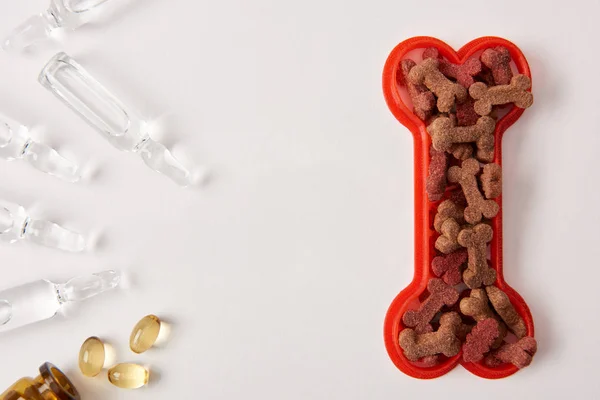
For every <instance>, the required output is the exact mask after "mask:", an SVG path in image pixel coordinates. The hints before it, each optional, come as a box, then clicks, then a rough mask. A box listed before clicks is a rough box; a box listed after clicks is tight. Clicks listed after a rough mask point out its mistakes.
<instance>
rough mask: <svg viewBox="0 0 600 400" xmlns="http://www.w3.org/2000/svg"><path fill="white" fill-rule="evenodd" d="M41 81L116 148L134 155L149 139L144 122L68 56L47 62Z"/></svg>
mask: <svg viewBox="0 0 600 400" xmlns="http://www.w3.org/2000/svg"><path fill="white" fill-rule="evenodd" d="M39 81H40V83H41V84H42V85H43V86H45V87H46V88H47V89H49V90H50V91H51V92H53V93H54V94H55V95H56V96H57V97H58V98H60V99H61V100H62V101H63V102H65V104H67V105H68V106H69V107H70V108H71V109H73V111H75V112H76V113H78V114H79V115H80V116H81V117H83V118H84V119H85V120H86V121H87V122H88V123H89V124H90V125H91V126H93V127H94V128H96V130H97V131H98V132H100V133H101V134H102V135H103V136H104V137H105V138H106V139H107V140H108V141H109V142H110V143H111V144H112V145H113V146H115V147H116V148H118V149H120V150H123V151H135V150H136V148H137V147H138V146H139V145H140V144H141V143H143V141H144V140H146V139H148V137H149V135H148V133H147V127H146V124H145V123H144V121H143V120H142V119H141V118H139V117H138V116H136V115H134V114H133V113H132V112H131V111H126V110H125V106H124V105H123V104H122V103H121V102H120V101H119V100H118V99H117V98H116V97H115V96H113V95H112V94H111V93H110V92H109V91H108V90H106V88H104V86H102V85H101V84H100V83H99V82H98V81H97V80H96V79H94V78H93V77H92V76H90V75H89V74H88V73H87V71H85V70H84V69H83V68H82V67H81V66H80V65H79V64H78V63H77V62H75V60H73V59H72V58H71V57H69V56H68V55H66V54H65V53H59V54H57V55H56V56H55V57H54V58H53V59H52V60H50V62H48V64H47V65H46V67H45V68H44V69H43V70H42V72H41V74H40V77H39Z"/></svg>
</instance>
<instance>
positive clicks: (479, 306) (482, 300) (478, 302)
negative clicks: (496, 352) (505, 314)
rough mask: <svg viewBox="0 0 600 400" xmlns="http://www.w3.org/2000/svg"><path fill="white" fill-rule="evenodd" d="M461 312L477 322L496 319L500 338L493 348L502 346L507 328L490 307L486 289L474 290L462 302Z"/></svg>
mask: <svg viewBox="0 0 600 400" xmlns="http://www.w3.org/2000/svg"><path fill="white" fill-rule="evenodd" d="M460 312H461V313H463V315H466V316H467V317H471V318H473V319H474V320H475V321H477V322H479V321H483V320H484V319H488V318H495V319H496V321H498V333H499V334H498V338H497V339H496V341H495V342H494V344H493V345H492V348H494V349H497V348H498V347H500V345H501V344H502V342H503V340H504V338H505V337H506V332H507V328H506V325H505V324H504V322H502V321H501V320H500V317H499V316H497V315H496V314H494V312H493V311H492V309H491V308H490V305H489V299H488V297H487V294H486V292H485V289H482V288H480V289H473V290H471V293H470V295H469V297H465V298H463V299H462V300H461V301H460Z"/></svg>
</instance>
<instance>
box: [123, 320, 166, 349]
mask: <svg viewBox="0 0 600 400" xmlns="http://www.w3.org/2000/svg"><path fill="white" fill-rule="evenodd" d="M160 327H161V322H160V319H159V318H158V317H157V316H155V315H147V316H145V317H144V318H142V319H141V320H140V321H139V322H138V323H137V324H136V325H135V327H134V328H133V331H132V332H131V336H130V337H129V347H130V348H131V351H133V352H134V353H137V354H140V353H143V352H145V351H146V350H148V349H149V348H151V347H152V346H153V345H154V343H155V342H156V339H158V334H159V333H160Z"/></svg>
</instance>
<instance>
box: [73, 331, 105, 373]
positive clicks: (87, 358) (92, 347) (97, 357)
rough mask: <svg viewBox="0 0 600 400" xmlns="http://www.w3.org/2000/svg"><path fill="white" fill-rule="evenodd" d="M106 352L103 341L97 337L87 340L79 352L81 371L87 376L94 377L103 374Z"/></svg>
mask: <svg viewBox="0 0 600 400" xmlns="http://www.w3.org/2000/svg"><path fill="white" fill-rule="evenodd" d="M105 359H106V350H105V349H104V343H103V342H102V340H100V339H98V338H97V337H95V336H92V337H90V338H88V339H86V341H85V342H83V344H82V345H81V349H80V350H79V369H80V370H81V373H82V374H83V375H85V376H89V377H93V376H96V375H98V374H99V373H100V372H102V368H104V360H105Z"/></svg>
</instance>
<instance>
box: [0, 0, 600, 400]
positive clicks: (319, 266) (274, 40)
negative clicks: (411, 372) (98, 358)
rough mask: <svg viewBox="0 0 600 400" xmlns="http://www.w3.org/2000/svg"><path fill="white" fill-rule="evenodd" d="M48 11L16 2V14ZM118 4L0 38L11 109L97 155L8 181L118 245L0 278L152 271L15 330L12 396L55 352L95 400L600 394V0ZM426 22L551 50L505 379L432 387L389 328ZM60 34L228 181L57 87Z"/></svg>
mask: <svg viewBox="0 0 600 400" xmlns="http://www.w3.org/2000/svg"><path fill="white" fill-rule="evenodd" d="M550 3H552V5H551V4H550ZM45 7H47V4H46V2H45V0H22V1H8V0H5V1H4V2H3V4H2V9H1V12H0V26H1V27H2V30H3V31H9V30H10V29H11V28H12V27H14V26H16V25H17V24H19V23H20V22H22V21H23V20H24V19H26V18H27V17H28V16H29V15H31V14H34V13H37V12H40V11H42V10H43V9H44V8H45ZM105 10H106V13H105V14H104V15H103V16H102V17H101V19H99V20H97V21H96V23H95V24H93V25H88V26H86V27H83V28H81V29H79V30H78V31H76V32H71V33H69V34H68V35H67V36H66V38H65V39H64V42H63V43H62V44H54V45H48V46H45V47H42V48H37V49H35V50H34V51H32V52H30V53H29V54H26V55H7V54H0V74H1V76H2V78H1V79H0V93H1V95H0V110H1V111H2V112H4V113H5V114H8V115H10V116H12V117H14V118H16V119H19V120H21V121H23V122H25V123H27V124H28V125H31V126H34V127H36V128H37V129H36V130H34V132H33V134H34V136H35V137H36V138H40V139H44V140H45V141H46V142H48V143H51V144H53V145H56V146H57V147H58V148H59V149H60V150H61V151H63V152H64V153H65V154H68V155H71V156H72V157H74V158H75V159H77V160H80V161H81V162H82V163H87V164H88V165H92V166H94V167H96V168H97V170H98V171H99V172H98V173H97V174H96V176H95V177H94V178H93V179H91V180H88V181H87V182H83V183H82V184H78V185H70V184H67V183H63V182H61V181H58V180H56V179H54V178H52V177H47V176H45V175H43V174H40V173H37V172H36V171H35V170H32V169H31V168H29V167H28V166H27V165H23V164H21V163H17V162H14V163H10V164H9V163H6V162H3V163H2V164H0V197H2V198H5V199H7V200H12V201H15V202H19V203H21V204H23V205H25V206H27V207H29V208H30V210H31V211H32V213H34V215H35V216H37V217H45V218H49V219H52V220H54V221H57V222H60V223H62V224H63V225H65V226H68V227H70V228H73V229H76V230H79V231H82V232H85V233H87V234H90V235H99V236H100V238H101V240H100V242H99V245H98V248H97V249H96V250H95V251H93V252H90V253H87V254H83V255H82V254H78V255H70V254H66V253H61V252H58V251H54V250H51V249H44V248H38V247H34V246H33V245H29V244H26V243H19V244H16V245H8V244H2V245H1V246H0V254H1V256H2V257H1V259H0V263H1V265H2V272H3V273H2V277H1V279H0V284H1V286H3V287H10V286H13V285H17V284H20V283H25V282H27V281H30V280H34V279H38V278H51V279H54V280H57V281H63V280H66V279H68V278H70V277H71V276H75V275H77V274H83V273H87V272H94V271H98V270H103V269H107V268H118V269H121V270H123V271H125V272H127V273H128V274H129V276H130V279H129V280H130V286H129V289H127V290H120V291H116V292H113V293H110V294H106V295H104V296H102V297H99V298H96V299H94V300H90V301H89V302H86V303H85V304H82V305H81V306H80V307H79V308H76V309H71V310H70V312H69V316H68V319H67V318H61V317H57V318H55V319H53V320H49V321H46V322H43V323H40V324H37V325H35V326H31V327H29V328H23V329H21V330H18V331H13V332H10V333H8V334H4V335H2V336H1V337H0V355H1V358H2V362H0V389H4V388H5V387H7V386H8V385H9V384H11V383H12V382H13V381H14V380H15V379H17V378H19V377H21V376H26V375H32V374H35V373H36V371H37V366H38V365H40V364H41V363H42V362H43V361H46V360H48V361H52V362H54V363H56V364H57V365H59V366H60V367H61V368H63V369H65V370H66V371H68V372H69V375H70V376H71V377H72V379H73V380H74V382H75V383H76V385H77V387H78V388H79V389H80V391H81V392H82V397H83V399H84V400H100V399H102V400H108V399H110V400H112V399H146V400H150V399H161V400H164V399H175V398H186V399H187V398H194V399H195V398H198V399H286V400H287V399H400V398H407V397H408V396H410V398H423V399H425V398H426V399H433V398H438V397H439V398H456V399H463V398H476V397H479V396H485V397H486V398H487V399H505V398H508V397H510V398H513V399H530V398H551V399H563V398H566V397H567V396H569V397H573V398H581V399H596V398H598V396H600V379H598V372H599V368H598V360H599V357H600V350H599V346H600V340H599V339H598V337H599V336H598V335H599V333H598V332H599V329H600V323H599V317H598V310H599V307H598V303H599V300H600V297H599V294H598V292H599V289H598V288H599V286H598V279H599V278H600V272H599V267H600V265H599V260H600V245H599V243H598V239H599V236H600V235H599V234H598V226H599V225H600V211H599V204H600V189H599V187H598V185H599V184H600V173H599V172H598V171H599V167H598V166H599V163H600V157H599V155H598V154H599V149H600V129H599V128H598V126H597V125H596V121H597V115H598V109H599V106H600V101H599V97H598V96H599V94H600V79H598V74H599V73H600V72H599V68H598V67H599V66H600V57H599V56H598V42H597V39H598V37H599V36H600V24H599V23H598V22H597V17H598V15H600V5H599V2H598V1H593V0H588V1H568V2H548V1H528V2H525V1H512V0H510V1H509V0H503V1H501V2H496V3H494V4H492V3H489V4H488V3H487V2H483V1H468V2H466V1H465V2H457V1H455V2H448V1H415V2H407V1H398V0H394V1H391V0H390V1H383V0H380V1H347V0H327V1H322V0H304V1H281V0H253V1H248V0H222V1H203V0H170V1H159V0H132V1H129V2H126V1H117V0H113V1H112V2H109V3H107V4H106V8H105ZM415 35H432V36H437V37H439V38H441V39H443V40H446V41H447V42H448V43H450V44H451V45H452V46H454V47H455V48H458V47H460V46H461V45H462V44H464V43H466V42H467V41H469V40H471V39H473V38H476V37H478V36H482V35H499V36H503V37H506V38H507V39H510V40H512V41H514V42H515V43H516V44H517V45H519V46H520V47H521V49H522V50H523V52H524V53H525V55H526V56H527V57H528V59H529V61H530V64H531V69H532V74H533V80H534V95H535V99H536V100H535V104H534V106H533V107H532V108H531V109H529V110H527V112H526V113H525V115H524V116H523V117H522V118H521V120H520V121H519V122H518V123H517V124H516V125H515V126H513V127H512V128H510V129H509V130H508V131H507V134H506V136H505V141H504V164H505V170H504V179H505V195H504V205H505V209H504V217H505V232H504V235H505V243H504V246H505V253H504V254H505V262H506V264H505V274H506V278H507V280H508V282H509V283H511V284H512V286H513V287H514V288H515V289H516V290H518V291H519V292H520V293H521V294H522V296H523V297H524V298H525V299H526V301H527V302H528V304H529V305H530V308H531V311H532V313H533V316H534V319H535V324H536V337H537V339H538V341H539V351H538V354H537V356H536V357H535V361H534V363H533V365H532V366H531V367H530V368H528V369H526V370H523V371H521V372H519V373H518V374H516V375H514V376H512V377H510V378H508V379H504V380H501V381H486V380H483V379H480V378H477V377H475V376H472V375H471V374H469V373H468V372H466V371H465V370H464V369H462V368H461V367H458V368H456V369H455V370H454V371H452V372H451V373H449V374H448V375H446V376H444V377H442V378H439V379H437V380H433V381H426V382H421V381H417V380H414V379H412V378H409V377H407V376H405V375H403V374H402V373H401V372H399V371H398V370H397V369H396V368H395V367H394V365H393V364H392V363H391V361H390V360H389V358H388V356H387V353H386V351H385V349H384V345H383V338H382V336H383V335H382V325H383V319H384V316H385V313H386V310H387V307H388V305H389V304H390V303H391V301H392V299H393V298H394V296H395V295H396V294H397V293H398V292H399V291H400V290H401V289H402V288H403V287H405V286H406V285H407V284H408V282H409V281H410V279H411V277H412V268H413V262H412V260H413V250H412V249H413V236H412V232H413V221H412V215H413V209H412V197H413V189H412V140H411V136H410V134H409V133H408V131H407V130H406V129H405V128H404V127H402V126H401V125H400V124H399V123H398V122H397V121H396V120H395V119H394V118H393V116H392V115H391V114H390V112H389V111H388V109H387V107H386V105H385V103H384V100H383V95H382V92H381V83H380V82H381V78H380V77H381V70H382V68H383V64H384V62H385V59H386V57H387V55H388V54H389V52H390V51H391V50H392V48H393V47H394V46H395V45H396V44H397V43H398V42H400V41H402V40H404V39H406V38H408V37H410V36H415ZM59 50H65V51H66V52H67V53H69V54H70V55H71V56H73V57H74V58H76V59H77V60H78V61H79V62H80V63H81V64H83V65H84V66H85V67H86V68H87V69H88V70H89V71H90V72H91V73H92V74H93V75H95V76H96V77H97V78H98V79H99V80H101V81H102V82H103V83H104V84H105V85H106V86H107V87H109V88H110V89H112V91H113V92H115V93H116V94H117V95H119V97H120V98H122V99H123V100H124V101H125V102H126V103H128V104H131V105H133V106H134V107H136V108H137V109H139V110H140V111H142V112H143V113H144V114H145V115H147V116H148V117H150V118H154V119H158V120H159V121H160V122H161V124H162V126H163V131H164V135H163V136H162V137H161V138H162V140H164V142H165V143H167V144H168V145H169V146H170V147H172V148H173V149H174V151H175V154H176V155H178V156H181V157H182V158H183V159H185V160H188V161H191V162H193V163H195V164H205V165H208V166H209V167H210V168H211V171H212V172H213V175H212V179H211V181H210V183H209V184H208V185H207V186H206V187H205V188H204V189H195V190H184V189H179V188H177V187H176V186H175V185H173V184H172V183H171V182H170V181H169V180H168V179H166V178H164V177H161V176H159V175H157V174H155V173H153V172H152V171H150V170H149V169H148V168H146V167H145V166H144V165H143V163H142V162H141V160H139V159H138V158H137V157H136V156H134V155H131V154H125V153H120V152H118V151H117V150H115V149H113V148H112V147H111V146H110V145H109V144H108V143H107V142H106V141H105V140H104V139H103V138H102V137H100V136H99V135H98V134H96V133H95V132H94V131H92V130H91V129H90V128H89V127H88V126H87V125H86V124H85V123H84V122H83V121H82V120H80V119H79V118H78V117H77V116H76V115H75V114H74V113H72V112H71V111H70V110H69V109H68V108H67V107H65V106H64V105H63V104H61V103H59V101H58V100H57V99H55V98H54V97H53V96H52V95H51V94H50V93H49V92H47V91H46V90H45V89H44V88H42V87H41V85H39V84H38V83H37V81H36V78H37V74H38V72H39V70H40V69H41V68H42V66H43V65H44V64H45V62H46V61H47V60H48V59H50V57H51V56H52V55H53V54H54V53H56V52H57V51H59ZM147 313H156V314H158V315H159V316H161V317H163V318H165V319H167V320H170V321H171V322H172V323H173V335H172V337H171V341H170V342H169V343H168V345H167V346H166V347H165V348H163V349H153V350H151V351H149V352H147V353H146V354H143V355H141V356H134V355H133V354H132V353H131V352H129V351H128V346H127V343H128V338H129V333H130V331H131V328H132V327H133V325H134V323H135V322H136V321H137V320H138V319H139V318H140V317H142V316H143V315H145V314H147ZM90 335H98V336H101V337H103V338H105V339H106V340H107V341H108V342H110V343H112V344H113V345H114V346H115V348H116V349H117V352H118V359H119V360H121V361H139V362H142V363H145V364H147V365H150V366H151V368H152V373H153V379H152V383H151V385H150V386H149V387H147V388H144V389H141V390H138V391H131V392H129V391H123V390H120V389H116V388H113V387H111V385H110V384H109V383H108V382H107V381H106V378H105V375H104V374H103V376H102V377H97V378H96V379H88V378H84V377H82V375H81V374H80V373H79V372H78V370H77V354H78V350H79V346H80V345H81V343H82V342H83V340H84V339H85V338H86V337H88V336H90ZM465 396H466V397H465Z"/></svg>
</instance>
